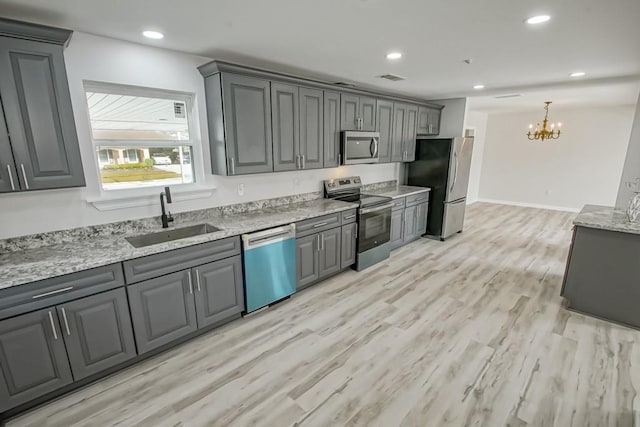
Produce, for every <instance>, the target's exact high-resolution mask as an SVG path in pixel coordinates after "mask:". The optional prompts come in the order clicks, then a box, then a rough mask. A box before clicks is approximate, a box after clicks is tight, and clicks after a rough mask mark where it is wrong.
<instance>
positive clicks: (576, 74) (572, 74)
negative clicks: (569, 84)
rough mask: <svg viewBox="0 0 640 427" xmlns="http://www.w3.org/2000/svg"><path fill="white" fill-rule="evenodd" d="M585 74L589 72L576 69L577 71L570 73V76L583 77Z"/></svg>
mask: <svg viewBox="0 0 640 427" xmlns="http://www.w3.org/2000/svg"><path fill="white" fill-rule="evenodd" d="M585 74H587V73H585V72H584V71H576V72H575V73H571V74H569V77H582V76H584V75H585Z"/></svg>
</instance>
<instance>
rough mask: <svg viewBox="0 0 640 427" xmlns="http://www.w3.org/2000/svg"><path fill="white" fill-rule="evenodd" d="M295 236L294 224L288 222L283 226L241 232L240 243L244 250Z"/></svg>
mask: <svg viewBox="0 0 640 427" xmlns="http://www.w3.org/2000/svg"><path fill="white" fill-rule="evenodd" d="M295 237H296V225H295V224H289V225H285V226H283V227H277V228H271V229H269V230H264V231H258V232H257V233H251V234H243V235H242V243H243V247H244V250H247V249H251V248H255V247H258V246H263V245H268V244H270V243H275V242H280V241H282V240H286V239H292V238H295Z"/></svg>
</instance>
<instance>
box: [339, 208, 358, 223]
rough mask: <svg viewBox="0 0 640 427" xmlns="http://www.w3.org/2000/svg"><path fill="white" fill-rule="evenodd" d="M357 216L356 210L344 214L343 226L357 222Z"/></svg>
mask: <svg viewBox="0 0 640 427" xmlns="http://www.w3.org/2000/svg"><path fill="white" fill-rule="evenodd" d="M356 219H357V214H356V210H355V209H351V210H350V211H345V212H342V225H345V224H351V223H352V222H356Z"/></svg>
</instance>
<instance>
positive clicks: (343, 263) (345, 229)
mask: <svg viewBox="0 0 640 427" xmlns="http://www.w3.org/2000/svg"><path fill="white" fill-rule="evenodd" d="M357 231H358V224H356V223H355V222H352V223H351V224H347V225H343V226H342V242H341V244H340V258H341V260H340V268H341V269H342V268H347V267H349V266H350V265H353V264H355V263H356V242H357V239H358V235H357Z"/></svg>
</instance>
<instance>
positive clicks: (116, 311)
mask: <svg viewBox="0 0 640 427" xmlns="http://www.w3.org/2000/svg"><path fill="white" fill-rule="evenodd" d="M57 310H58V317H59V318H60V319H61V320H62V327H61V333H62V335H63V336H64V342H65V344H66V347H67V354H68V355H69V362H70V364H71V370H72V372H73V378H74V379H75V380H76V381H78V380H80V379H82V378H85V377H88V376H90V375H92V374H96V373H98V372H100V371H104V370H105V369H107V368H110V367H112V366H116V365H118V364H120V363H123V362H126V361H127V360H129V359H131V358H133V357H134V356H136V346H135V342H134V338H133V329H132V327H131V318H130V316H129V305H128V303H127V294H126V292H125V290H124V288H120V289H115V290H113V291H109V292H104V293H101V294H96V295H93V296H90V297H86V298H81V299H79V300H75V301H72V302H69V303H66V304H62V305H59V306H58V307H57Z"/></svg>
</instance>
